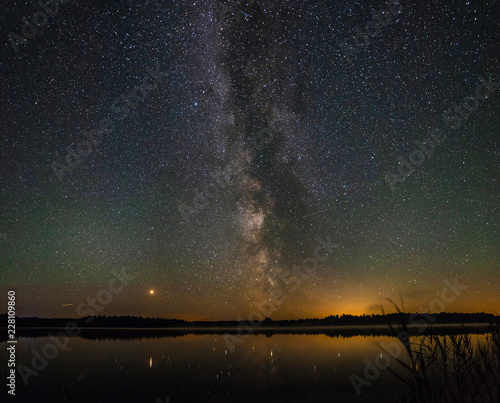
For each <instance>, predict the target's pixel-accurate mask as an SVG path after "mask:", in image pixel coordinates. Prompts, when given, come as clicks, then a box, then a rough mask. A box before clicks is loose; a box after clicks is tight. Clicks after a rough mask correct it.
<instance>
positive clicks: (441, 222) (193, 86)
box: [0, 0, 500, 320]
mask: <svg viewBox="0 0 500 403" xmlns="http://www.w3.org/2000/svg"><path fill="white" fill-rule="evenodd" d="M434 3H435V2H429V1H427V2H416V1H413V2H412V3H410V2H407V1H401V2H400V5H399V6H398V5H397V4H396V3H395V2H392V3H391V2H389V4H386V3H384V2H381V1H379V2H376V1H370V2H364V1H363V2H361V1H350V0H349V1H344V0H342V1H333V0H332V1H325V0H323V1H319V2H312V1H305V0H304V1H276V2H272V1H268V2H266V1H235V0H227V1H215V0H213V1H209V0H202V1H200V0H196V1H195V0H193V1H189V2H188V1H179V0H177V1H144V2H137V1H134V2H133V1H106V2H103V1H94V0H83V1H76V0H75V1H70V2H68V3H67V4H60V5H59V10H58V11H57V13H55V12H54V11H53V9H52V11H51V13H52V14H53V16H49V17H48V23H47V25H46V26H43V25H45V24H44V20H43V18H42V17H40V18H41V19H40V18H39V20H38V23H39V24H40V25H41V27H40V28H38V32H37V33H36V34H35V35H34V36H33V32H34V30H33V28H34V27H35V26H34V25H32V24H31V23H30V24H31V27H30V25H28V27H25V28H24V30H25V32H26V33H27V34H28V35H31V36H32V38H29V39H27V40H25V41H22V40H21V38H23V36H22V35H23V34H22V29H23V25H24V24H25V22H24V21H25V20H23V17H28V18H30V19H32V18H31V17H32V16H33V14H34V13H35V12H40V11H42V9H41V8H40V6H38V5H36V4H35V2H34V1H33V2H21V1H19V2H18V1H12V0H6V3H4V4H3V6H2V13H1V17H0V26H1V34H2V37H3V43H4V46H3V47H2V48H1V51H0V108H1V113H0V128H1V131H0V136H1V155H2V158H1V176H0V184H1V196H0V197H1V205H2V209H1V215H0V217H1V218H0V233H1V236H0V251H1V252H0V253H1V269H0V270H1V271H0V294H1V295H5V296H6V295H7V291H8V290H15V291H16V297H17V298H16V300H17V313H18V315H20V316H42V317H51V316H57V317H77V316H79V313H80V312H81V310H80V311H79V310H78V309H77V308H78V306H81V304H84V305H85V304H86V301H87V298H89V297H92V298H95V297H96V295H97V294H98V292H99V290H101V289H107V288H108V284H109V281H110V280H111V279H112V278H113V274H112V272H113V271H115V272H122V270H123V273H126V274H127V275H129V276H134V278H133V279H132V280H130V281H129V284H128V285H127V286H125V287H124V288H123V290H122V291H121V292H120V293H118V294H114V295H113V299H112V301H111V302H110V303H108V304H106V305H105V306H103V307H102V311H100V312H99V314H103V315H142V316H160V317H166V318H172V317H177V318H182V319H221V320H222V319H224V320H225V319H236V318H238V317H242V318H247V317H248V314H249V313H250V312H252V311H254V310H255V302H257V303H263V302H265V301H268V302H269V303H271V304H272V305H273V306H274V308H275V309H274V310H273V312H272V316H271V317H272V319H286V318H304V317H320V318H321V317H325V316H327V315H330V314H342V313H351V314H363V313H367V314H368V313H380V312H381V311H380V303H381V301H382V299H383V298H392V299H394V300H396V301H403V302H404V308H405V310H408V311H415V310H424V311H425V310H427V309H428V307H429V303H430V302H431V301H432V300H433V299H435V298H436V297H438V296H439V293H440V292H441V290H442V289H443V288H444V287H445V284H444V281H445V280H449V281H451V282H453V281H455V280H456V281H458V283H459V284H463V285H464V286H467V287H468V288H467V289H465V290H463V291H461V293H460V295H459V296H458V297H457V298H456V300H455V301H454V302H453V303H449V304H446V306H445V309H444V310H445V311H450V312H453V311H457V312H458V311H462V312H475V311H485V312H491V313H495V312H496V313H500V248H499V245H500V219H499V218H500V217H499V214H500V210H499V202H500V174H499V165H500V137H499V135H500V120H499V116H500V115H499V112H500V61H499V56H500V52H499V51H500V41H499V40H500V29H499V28H500V27H499V25H500V24H499V23H500V18H499V15H500V3H499V2H498V1H492V0H491V1H490V0H482V1H470V2H469V1H465V0H461V1H452V0H443V1H439V2H437V3H438V4H434ZM388 8H389V9H390V10H393V13H391V11H390V10H388ZM372 9H374V13H373V14H374V15H375V16H372V13H371V12H370V11H371V10H372ZM380 10H386V11H385V12H380ZM39 16H40V14H39ZM377 21H378V22H377ZM375 22H377V23H376V24H375ZM367 23H368V25H367ZM35 29H36V27H35ZM366 30H371V33H372V35H371V36H369V35H368V36H367V35H366V34H365V32H366ZM353 35H357V36H356V38H353ZM16 51H17V53H16ZM454 108H455V109H454ZM432 136H435V141H434V140H433V142H430V141H429V142H426V143H425V144H424V143H420V144H422V147H424V148H425V147H427V150H426V153H427V155H426V154H425V153H422V152H419V151H418V150H419V149H420V148H419V147H420V146H419V145H418V144H417V143H416V141H417V142H422V141H424V140H426V139H431V138H432ZM436 139H437V140H436ZM432 144H434V146H433V145H432ZM77 151H78V153H77ZM422 157H424V158H425V161H422ZM409 159H412V161H413V162H414V165H415V166H412V167H411V168H410V165H409V162H408V161H409ZM318 239H321V240H322V241H324V242H325V243H328V245H327V248H329V250H330V252H331V253H329V255H328V256H326V255H325V253H327V252H326V250H327V249H325V247H323V248H322V249H321V250H320V252H319V254H318V253H317V251H318V249H317V248H318V246H319V243H318ZM315 253H316V256H321V258H322V260H323V261H318V260H317V259H314V258H313V256H314V255H315ZM324 257H327V258H326V259H323V258H324ZM304 260H305V265H306V266H307V265H308V264H309V266H308V270H307V271H304V270H303V271H302V273H303V275H302V277H301V278H300V280H299V281H295V282H293V281H291V280H293V276H295V275H293V274H292V275H290V273H288V275H285V274H284V273H287V272H288V271H289V270H291V271H293V267H294V266H301V265H302V263H303V262H304ZM152 291H153V292H152ZM276 293H281V294H282V295H283V296H282V297H279V298H276V295H277V294H276ZM269 300H270V301H269ZM5 307H6V304H5ZM0 311H2V309H0Z"/></svg>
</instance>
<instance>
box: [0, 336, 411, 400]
mask: <svg viewBox="0 0 500 403" xmlns="http://www.w3.org/2000/svg"><path fill="white" fill-rule="evenodd" d="M389 339H391V340H392V339H393V338H390V337H388V336H372V337H364V336H352V337H349V338H341V337H336V338H332V337H330V336H327V335H324V334H320V335H304V334H274V335H273V336H272V337H268V336H267V335H265V334H257V335H251V336H249V337H248V338H246V339H245V341H244V342H243V343H242V344H239V345H237V346H236V349H235V350H234V353H232V354H231V353H230V352H229V349H228V346H227V345H226V342H225V341H224V339H223V336H222V335H219V334H199V335H198V334H188V335H185V336H179V337H175V338H173V337H164V338H152V339H132V340H119V339H116V340H104V341H103V340H92V339H84V338H81V337H74V338H71V339H70V340H69V343H68V346H67V348H66V349H65V350H64V351H61V352H60V353H59V355H58V356H57V357H56V358H55V359H53V360H50V361H49V362H48V365H47V367H46V368H45V369H43V370H41V371H40V373H39V375H38V376H31V377H30V378H29V382H30V383H29V385H28V386H27V387H25V386H23V385H22V380H21V377H20V375H19V374H18V375H17V378H18V395H20V397H19V401H37V402H118V401H119V402H151V403H153V402H154V401H155V398H156V397H161V396H170V401H171V402H172V403H175V402H200V401H203V402H206V401H208V402H236V401H238V402H274V403H279V402H293V401H306V402H309V401H310V402H355V401H360V402H364V401H366V402H377V401H380V402H382V401H384V402H390V401H395V396H396V393H397V392H400V393H402V392H404V388H403V386H402V385H401V384H399V381H397V382H396V381H395V379H394V377H393V375H391V374H389V373H388V371H383V373H382V374H381V376H380V377H379V379H377V380H376V382H373V384H372V385H371V386H370V387H368V388H366V390H363V394H362V395H361V397H359V398H358V397H357V396H356V394H355V392H354V389H353V387H352V385H351V382H350V380H349V375H350V374H352V373H360V374H362V373H363V369H364V363H363V360H364V359H367V358H368V359H372V358H373V357H375V356H376V355H377V354H380V352H381V351H380V347H379V346H378V343H379V342H381V341H384V340H389ZM49 342H50V340H49V339H48V338H34V339H33V338H22V339H20V340H19V342H18V351H17V364H18V365H19V364H23V365H25V366H29V367H32V365H31V363H32V359H33V355H32V354H31V353H30V351H31V349H36V350H37V351H42V349H43V347H44V346H45V345H46V344H47V343H49ZM1 344H5V343H1Z"/></svg>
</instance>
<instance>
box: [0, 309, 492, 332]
mask: <svg viewBox="0 0 500 403" xmlns="http://www.w3.org/2000/svg"><path fill="white" fill-rule="evenodd" d="M69 322H73V323H76V325H77V326H78V327H79V328H81V329H84V328H155V329H165V328H190V329H192V328H236V327H238V326H239V325H240V322H237V321H194V322H188V321H185V320H182V319H162V318H143V317H142V316H139V317H137V316H88V317H82V318H77V319H74V318H37V317H25V318H22V317H16V327H17V328H64V327H65V326H66V325H67V324H68V323H69ZM402 322H404V323H406V324H408V325H419V326H422V325H436V324H472V323H486V324H490V323H498V322H500V316H496V315H493V314H487V313H484V312H482V313H444V312H442V313H436V314H420V313H391V314H385V315H361V316H356V315H340V316H339V315H331V316H328V317H326V318H324V319H317V318H313V319H296V320H272V319H270V318H265V320H264V321H263V322H247V323H248V324H249V325H250V326H251V327H273V328H274V327H280V328H286V327H311V326H319V327H322V326H377V325H387V324H388V323H391V324H398V323H402ZM0 327H7V314H0Z"/></svg>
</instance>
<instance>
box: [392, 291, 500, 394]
mask: <svg viewBox="0 0 500 403" xmlns="http://www.w3.org/2000/svg"><path fill="white" fill-rule="evenodd" d="M389 302H391V303H392V304H393V305H394V307H395V308H396V310H397V311H398V313H402V312H401V311H400V309H399V307H398V306H397V305H396V304H395V303H394V302H392V301H391V300H389ZM401 319H403V316H401ZM388 325H389V327H390V329H391V331H392V332H393V334H394V335H395V336H396V337H398V339H399V340H400V342H401V343H402V344H403V346H404V348H405V351H406V353H407V355H408V363H405V362H403V360H401V359H398V358H396V361H397V362H398V363H399V364H400V365H401V366H402V367H403V368H404V369H406V370H407V371H408V375H407V377H406V379H405V378H403V377H402V376H401V375H399V374H398V373H396V372H395V371H394V370H392V369H391V368H388V370H389V371H390V372H391V373H392V374H393V375H395V376H396V377H397V378H399V379H400V380H402V381H403V382H404V383H406V384H407V386H408V393H407V394H406V395H405V396H400V397H398V401H399V402H401V403H431V402H432V403H448V402H450V403H451V402H453V403H456V402H464V403H469V402H470V403H473V402H481V403H499V402H500V387H499V386H498V382H499V381H500V323H498V322H496V323H491V324H490V328H489V331H488V332H487V334H486V336H485V340H484V341H482V342H477V343H476V344H474V343H473V341H472V337H471V335H470V334H469V333H467V332H466V331H465V330H464V328H463V327H462V331H461V332H460V334H450V335H447V336H439V335H436V334H433V332H432V327H431V329H430V332H428V333H426V334H425V335H422V336H416V337H412V338H411V339H410V336H409V334H410V333H409V332H408V328H407V325H406V321H404V320H401V321H400V322H399V323H398V324H397V325H393V324H392V323H390V322H388Z"/></svg>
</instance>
